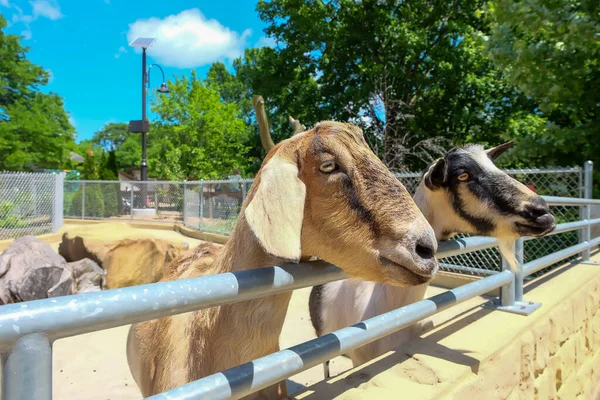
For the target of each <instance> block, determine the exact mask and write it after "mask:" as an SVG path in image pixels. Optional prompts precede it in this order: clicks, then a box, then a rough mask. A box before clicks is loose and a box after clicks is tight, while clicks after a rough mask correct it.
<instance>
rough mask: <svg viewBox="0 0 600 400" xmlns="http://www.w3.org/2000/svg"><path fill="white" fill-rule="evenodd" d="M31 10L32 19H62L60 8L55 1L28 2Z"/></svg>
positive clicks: (35, 0) (39, 0) (37, 0)
mask: <svg viewBox="0 0 600 400" xmlns="http://www.w3.org/2000/svg"><path fill="white" fill-rule="evenodd" d="M30 4H31V7H32V8H33V18H34V19H37V17H46V18H49V19H51V20H56V19H59V18H62V17H63V15H62V13H61V12H60V6H59V5H58V3H57V2H56V1H55V0H34V1H31V2H30Z"/></svg>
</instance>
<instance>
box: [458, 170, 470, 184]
mask: <svg viewBox="0 0 600 400" xmlns="http://www.w3.org/2000/svg"><path fill="white" fill-rule="evenodd" d="M458 180H459V181H462V182H464V181H467V180H469V174H467V173H466V172H463V173H462V174H460V175H459V176H458Z"/></svg>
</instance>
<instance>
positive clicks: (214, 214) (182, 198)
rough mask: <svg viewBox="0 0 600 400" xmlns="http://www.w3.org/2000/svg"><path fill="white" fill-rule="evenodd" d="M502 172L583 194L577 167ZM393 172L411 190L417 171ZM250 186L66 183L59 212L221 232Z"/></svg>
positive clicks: (545, 246) (484, 271) (494, 256)
mask: <svg viewBox="0 0 600 400" xmlns="http://www.w3.org/2000/svg"><path fill="white" fill-rule="evenodd" d="M505 172H507V173H508V174H509V175H511V176H513V177H514V178H515V179H517V180H519V181H521V182H522V183H524V184H525V185H527V186H529V187H530V188H531V189H532V190H534V191H535V192H537V193H538V194H540V195H549V196H564V197H583V194H582V186H583V185H582V169H581V168H578V167H575V168H555V169H529V170H506V171H505ZM396 176H397V177H398V179H399V180H400V181H401V182H402V184H403V185H404V186H405V187H406V188H407V190H408V191H409V192H410V193H413V194H414V192H415V191H416V189H417V186H418V185H419V182H420V181H421V177H422V174H421V173H402V174H397V175H396ZM251 185H252V180H250V179H246V180H244V179H239V180H222V181H193V182H158V181H157V182H144V183H142V182H135V181H66V182H65V202H64V215H65V217H67V218H83V219H117V220H119V219H125V220H134V221H153V222H168V223H183V224H185V225H186V226H189V227H191V228H194V229H197V230H200V231H203V232H211V233H219V234H224V235H227V234H229V233H230V232H231V230H232V229H233V227H234V225H235V223H236V221H237V216H238V214H239V212H240V209H241V205H242V203H243V201H244V199H245V197H246V193H247V192H248V190H249V189H250V186H251ZM552 211H553V213H554V215H555V216H556V219H557V223H563V222H572V221H577V220H578V219H579V208H578V207H562V206H561V207H552ZM467 236H469V235H458V237H467ZM578 240H579V237H578V232H566V233H561V234H557V235H553V236H548V237H544V238H540V239H536V240H530V241H526V242H525V255H524V256H525V262H527V261H530V260H533V259H536V258H539V257H543V256H545V255H547V254H550V253H552V252H555V251H557V250H560V249H563V248H566V247H569V246H572V245H575V244H577V243H578ZM501 265H502V264H501V257H500V253H499V251H498V250H497V249H486V250H480V251H476V252H473V253H468V254H463V255H459V256H455V257H449V258H446V259H444V260H443V266H442V269H444V270H446V271H449V272H457V273H463V274H465V273H467V274H473V275H478V276H485V275H489V274H493V273H496V272H499V271H501V270H502V266H501ZM464 266H468V267H469V268H466V269H465V268H464ZM538 274H539V273H538Z"/></svg>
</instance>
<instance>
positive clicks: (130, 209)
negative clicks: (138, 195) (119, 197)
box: [129, 183, 133, 220]
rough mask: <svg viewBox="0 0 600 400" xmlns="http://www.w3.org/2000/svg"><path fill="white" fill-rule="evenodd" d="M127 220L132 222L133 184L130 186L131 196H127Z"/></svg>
mask: <svg viewBox="0 0 600 400" xmlns="http://www.w3.org/2000/svg"><path fill="white" fill-rule="evenodd" d="M129 200H130V205H129V219H130V220H133V183H132V184H131V194H130V195H129Z"/></svg>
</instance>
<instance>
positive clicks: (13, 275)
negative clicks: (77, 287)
mask: <svg viewBox="0 0 600 400" xmlns="http://www.w3.org/2000/svg"><path fill="white" fill-rule="evenodd" d="M65 265H66V261H65V260H64V258H62V257H61V256H60V255H58V254H56V253H55V252H54V250H52V248H51V247H50V246H49V245H48V244H47V243H46V242H44V241H43V240H40V239H38V238H36V237H35V236H23V237H20V238H18V239H15V240H14V241H13V242H12V243H11V244H10V245H9V246H8V247H7V248H6V250H5V251H4V252H3V253H2V255H0V302H2V304H8V303H17V302H21V301H29V300H35V299H43V298H46V297H47V296H48V294H47V293H48V290H49V289H50V288H52V287H54V286H55V285H56V284H57V283H58V282H59V280H60V279H61V276H62V275H63V270H64V269H65Z"/></svg>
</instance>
